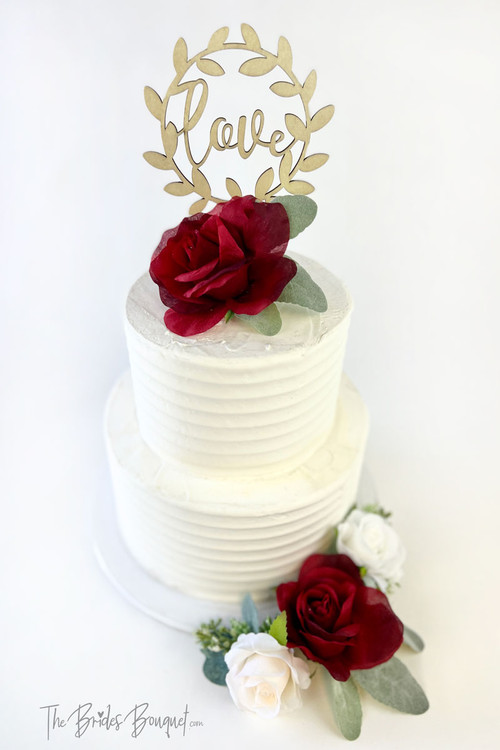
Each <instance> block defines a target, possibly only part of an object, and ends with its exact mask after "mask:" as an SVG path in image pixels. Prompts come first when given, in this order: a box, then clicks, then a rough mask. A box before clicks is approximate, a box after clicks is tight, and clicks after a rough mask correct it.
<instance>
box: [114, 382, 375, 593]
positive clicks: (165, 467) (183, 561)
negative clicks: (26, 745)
mask: <svg viewBox="0 0 500 750" xmlns="http://www.w3.org/2000/svg"><path fill="white" fill-rule="evenodd" d="M367 430H368V417H367V412H366V409H365V407H364V405H363V402H362V400H361V398H360V396H359V394H358V393H357V392H356V390H355V389H354V388H353V386H352V385H351V384H350V383H349V382H348V381H347V380H346V379H344V380H343V383H342V387H341V390H340V398H339V401H338V408H337V411H336V419H335V421H334V423H331V424H330V430H329V432H328V435H327V437H326V440H324V441H323V444H322V445H321V446H320V447H319V448H317V449H316V450H315V451H314V452H313V453H312V455H310V456H309V458H308V459H307V460H306V461H305V462H302V463H301V462H295V463H294V464H290V465H289V467H288V470H287V471H286V472H284V473H282V474H281V475H280V476H271V477H253V478H252V477H238V478H236V477H229V476H228V477H226V478H221V477H218V478H213V477H207V476H205V477H204V476H200V475H197V474H196V473H193V472H190V471H188V470H186V468H185V467H183V466H182V465H181V464H177V465H176V464H172V463H169V462H165V461H164V460H163V459H162V458H161V457H160V456H158V455H157V454H156V453H155V452H153V451H152V450H151V449H150V448H149V447H148V445H147V444H146V443H145V442H144V440H143V439H142V437H141V435H140V432H139V425H138V422H137V418H136V413H135V408H134V395H133V390H132V383H131V380H130V376H129V375H128V374H127V375H126V376H124V377H123V378H122V379H121V380H120V381H119V383H118V384H117V386H116V388H115V390H114V391H113V394H112V395H111V397H110V400H109V403H108V409H107V417H106V434H107V442H108V450H109V456H110V462H111V469H112V477H113V483H114V489H115V497H116V506H117V512H118V518H119V523H120V527H121V531H122V534H123V537H124V540H125V542H126V544H127V546H128V547H129V549H130V551H131V552H132V554H133V555H134V556H135V557H136V559H137V560H138V561H139V562H140V564H141V565H142V566H143V567H144V568H145V569H146V570H148V571H149V572H150V573H151V574H152V575H153V576H155V577H156V578H158V579H159V580H160V581H162V582H163V583H165V584H166V585H168V586H173V587H176V588H178V589H180V590H182V591H183V592H185V593H188V594H191V595H193V596H199V597H202V598H208V599H213V600H215V601H230V602H235V603H237V602H239V601H240V600H241V598H242V596H243V595H244V594H246V593H248V592H250V593H252V595H253V596H254V598H255V599H256V600H259V599H262V598H265V597H266V596H268V595H269V593H270V591H271V589H272V587H273V586H276V585H277V584H278V583H279V582H282V581H287V580H292V579H293V577H294V576H295V575H296V573H297V570H298V568H299V566H300V563H301V562H302V561H303V560H304V559H305V558H306V557H307V556H308V555H309V554H312V553H313V552H318V551H323V550H325V548H326V547H327V545H328V544H329V542H330V541H331V529H332V526H333V525H334V524H336V523H338V522H339V521H340V520H341V518H342V517H343V516H344V514H345V512H346V511H347V510H348V508H349V507H350V505H351V504H352V503H353V502H354V500H355V496H356V490H357V485H358V479H359V472H360V468H361V462H362V457H363V451H364V444H365V440H366V435H367Z"/></svg>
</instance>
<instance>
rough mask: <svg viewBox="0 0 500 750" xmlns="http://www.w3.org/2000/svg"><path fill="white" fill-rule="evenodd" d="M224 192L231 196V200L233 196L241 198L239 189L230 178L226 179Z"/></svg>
mask: <svg viewBox="0 0 500 750" xmlns="http://www.w3.org/2000/svg"><path fill="white" fill-rule="evenodd" d="M226 190H227V192H228V193H229V195H230V196H231V198H234V197H235V196H238V197H240V198H241V196H242V192H241V188H240V186H239V185H238V183H237V182H236V180H233V179H232V177H226Z"/></svg>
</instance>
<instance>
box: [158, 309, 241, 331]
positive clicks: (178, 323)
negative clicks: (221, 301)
mask: <svg viewBox="0 0 500 750" xmlns="http://www.w3.org/2000/svg"><path fill="white" fill-rule="evenodd" d="M226 312H227V307H226V306H225V305H221V307H217V308H215V309H214V310H210V311H208V312H197V313H195V314H193V315H186V314H181V313H177V312H175V310H167V312H166V313H165V316H164V318H163V319H164V321H165V325H166V326H167V328H168V330H169V331H172V333H176V334H177V335H178V336H195V335H196V334H197V333H203V332H204V331H208V330H209V329H210V328H213V326H214V325H215V324H216V323H218V322H219V321H220V320H222V318H223V317H224V315H225V314H226Z"/></svg>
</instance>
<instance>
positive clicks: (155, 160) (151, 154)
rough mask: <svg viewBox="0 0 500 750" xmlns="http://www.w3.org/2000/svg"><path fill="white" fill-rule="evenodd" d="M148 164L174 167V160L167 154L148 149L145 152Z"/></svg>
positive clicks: (163, 167)
mask: <svg viewBox="0 0 500 750" xmlns="http://www.w3.org/2000/svg"><path fill="white" fill-rule="evenodd" d="M143 157H144V158H145V159H146V161H147V163H148V164H151V166H152V167H156V169H173V165H172V160H171V159H169V158H168V157H167V156H165V154H159V153H158V152H157V151H146V153H144V154H143Z"/></svg>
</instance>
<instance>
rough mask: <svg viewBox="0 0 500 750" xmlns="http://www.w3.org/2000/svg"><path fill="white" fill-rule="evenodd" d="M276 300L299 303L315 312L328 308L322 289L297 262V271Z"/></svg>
mask: <svg viewBox="0 0 500 750" xmlns="http://www.w3.org/2000/svg"><path fill="white" fill-rule="evenodd" d="M278 302H288V304H292V305H300V306H301V307H307V309H308V310H314V311H315V312H326V311H327V309H328V302H327V300H326V297H325V294H324V292H323V290H322V289H321V288H320V287H319V286H318V285H317V284H316V282H315V281H313V279H312V278H311V277H310V276H309V274H308V273H307V271H306V270H305V268H302V266H301V265H300V264H299V263H297V273H296V274H295V276H294V277H293V278H292V279H291V280H290V281H289V282H288V284H287V285H286V287H285V288H284V289H283V291H282V292H281V294H280V296H279V299H278Z"/></svg>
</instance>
